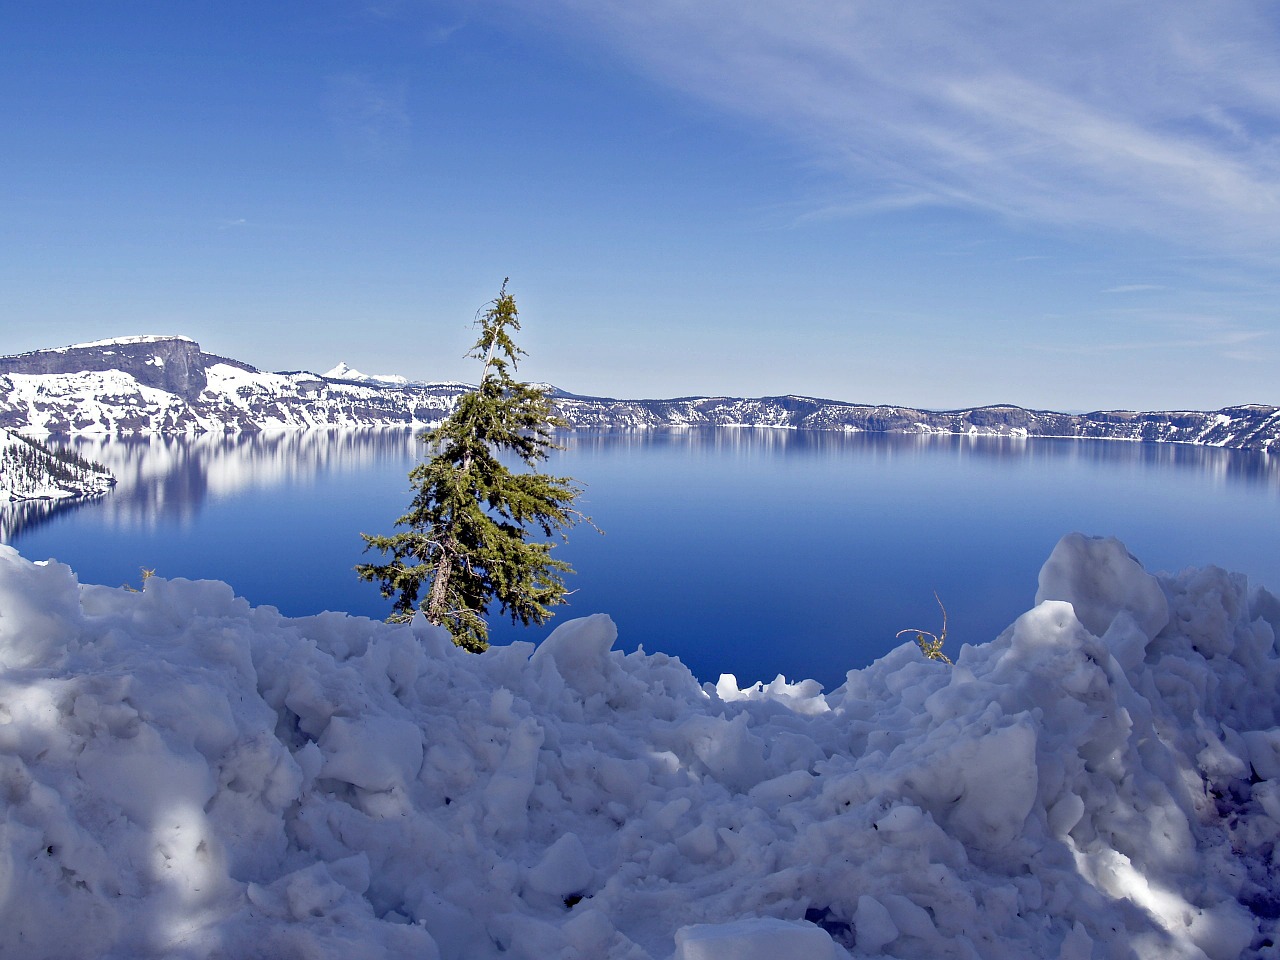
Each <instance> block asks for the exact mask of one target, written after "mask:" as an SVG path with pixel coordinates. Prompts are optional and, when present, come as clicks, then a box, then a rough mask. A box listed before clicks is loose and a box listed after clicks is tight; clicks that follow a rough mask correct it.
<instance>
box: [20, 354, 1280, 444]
mask: <svg viewBox="0 0 1280 960" xmlns="http://www.w3.org/2000/svg"><path fill="white" fill-rule="evenodd" d="M335 372H343V373H350V372H351V371H350V370H349V368H347V369H344V370H339V368H335V370H332V371H330V372H329V374H333V373H335ZM467 389H468V387H467V385H466V384H461V383H452V382H450V383H422V382H416V383H408V382H395V381H394V380H393V378H390V377H387V378H380V379H373V378H368V377H365V378H363V379H352V378H351V377H350V376H332V375H328V374H326V375H322V374H316V373H310V372H308V371H292V372H284V373H265V372H263V371H260V370H258V369H257V368H255V367H253V366H250V365H249V364H247V363H243V362H241V361H239V360H233V359H230V358H227V357H219V356H215V355H213V354H207V353H204V352H202V351H201V350H200V346H199V344H197V343H195V342H194V341H192V340H189V339H187V338H185V337H129V338H124V339H120V340H108V341H101V342H99V343H94V344H81V345H78V346H74V347H63V348H60V349H57V350H40V351H35V352H33V353H26V354H21V355H18V356H13V357H0V427H8V428H9V429H14V430H22V431H24V432H28V433H47V434H74V433H96V434H105V435H109V436H129V435H138V434H148V433H167V434H179V433H185V434H195V433H206V432H215V433H223V432H231V433H241V432H252V431H258V430H276V429H289V430H292V429H304V428H309V427H383V426H416V425H422V424H431V423H437V422H439V420H440V419H441V418H442V417H444V416H445V415H447V414H448V412H449V411H450V410H451V409H452V408H453V404H454V403H455V401H456V400H457V398H458V396H459V395H460V394H461V393H463V392H464V391H465V390H467ZM551 393H552V397H553V399H554V401H555V405H556V409H557V411H558V412H559V414H560V416H561V417H563V419H564V420H565V421H566V422H567V423H568V424H569V426H571V427H576V428H604V429H647V428H656V427H702V426H747V427H777V428H788V429H800V430H839V431H849V432H865V433H907V434H959V435H972V436H1002V437H1079V438H1090V439H1110V440H1135V441H1152V442H1165V443H1194V444H1206V445H1211V446H1217V447H1228V448H1237V449H1250V450H1270V451H1275V452H1280V409H1278V408H1276V407H1272V406H1261V405H1249V406H1239V407H1228V408H1226V409H1223V410H1216V411H1209V412H1202V411H1173V412H1146V413H1143V412H1135V411H1128V410H1105V411H1098V412H1094V413H1086V414H1067V413H1056V412H1053V411H1049V410H1028V409H1025V408H1023V407H1019V406H1015V405H1012V404H999V405H992V406H984V407H974V408H969V409H963V410H920V409H916V408H913V407H897V406H885V405H867V404H857V403H845V402H841V401H836V400H823V399H819V398H815V397H803V396H795V395H791V396H782V397H756V398H744V397H682V398H678V399H671V400H617V399H612V398H607V397H583V396H577V395H575V394H570V393H566V392H564V391H561V390H556V389H554V388H552V391H551Z"/></svg>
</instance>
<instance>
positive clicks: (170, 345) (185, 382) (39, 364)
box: [0, 337, 207, 400]
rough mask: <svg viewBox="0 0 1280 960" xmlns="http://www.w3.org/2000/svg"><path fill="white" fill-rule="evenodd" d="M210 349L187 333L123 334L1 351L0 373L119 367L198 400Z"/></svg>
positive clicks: (145, 382) (140, 379)
mask: <svg viewBox="0 0 1280 960" xmlns="http://www.w3.org/2000/svg"><path fill="white" fill-rule="evenodd" d="M204 368H205V355H204V354H202V353H201V352H200V344H198V343H196V342H195V341H194V340H190V339H188V338H187V337H121V338H119V339H117V340H102V341H99V342H97V343H82V344H77V345H75V346H70V347H59V348H56V349H52V350H35V351H32V352H31V353H20V354H17V355H15V356H10V357H0V374H10V373H20V374H26V375H28V376H33V375H50V374H66V373H97V372H104V371H108V370H118V371H120V372H122V373H126V374H128V375H129V376H131V377H133V379H134V380H136V381H137V382H138V383H140V384H142V385H143V386H147V387H153V388H154V389H156V390H164V391H165V392H167V393H172V394H175V395H176V396H179V397H182V398H183V399H184V400H194V399H195V398H196V397H198V396H199V395H200V392H201V391H202V390H204V388H205V386H206V385H207V382H206V380H205V375H204Z"/></svg>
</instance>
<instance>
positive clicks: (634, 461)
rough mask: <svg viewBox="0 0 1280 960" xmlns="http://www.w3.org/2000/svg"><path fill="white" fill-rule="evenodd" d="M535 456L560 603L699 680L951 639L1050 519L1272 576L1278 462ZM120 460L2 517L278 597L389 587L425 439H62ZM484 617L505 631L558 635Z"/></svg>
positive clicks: (993, 599) (40, 534) (991, 452)
mask: <svg viewBox="0 0 1280 960" xmlns="http://www.w3.org/2000/svg"><path fill="white" fill-rule="evenodd" d="M563 441H564V443H565V444H566V447H567V448H566V449H565V450H564V451H563V452H561V453H560V454H558V455H556V458H555V459H554V461H553V462H552V463H551V464H550V465H549V466H548V470H550V471H551V472H555V473H559V474H567V475H570V476H573V477H575V478H576V479H577V480H578V481H580V482H581V483H582V484H583V485H584V486H585V488H586V493H585V509H586V511H587V512H588V513H590V514H591V515H592V516H593V517H594V518H595V521H596V523H597V524H598V525H599V527H600V528H601V529H603V530H604V531H606V533H605V535H604V536H601V535H598V534H596V533H595V532H594V531H592V530H590V529H589V528H586V527H579V528H577V529H576V530H575V531H573V532H572V533H571V535H570V542H569V543H568V544H567V545H565V546H563V547H560V548H558V549H557V554H558V555H560V556H562V557H563V558H564V559H566V560H568V561H569V562H571V563H572V564H573V565H574V566H575V567H576V568H577V571H578V573H577V575H576V576H575V577H573V578H572V581H571V586H572V587H574V588H576V591H577V592H576V593H574V594H573V596H572V597H571V598H570V600H571V603H570V605H569V606H567V607H560V608H558V615H557V618H556V620H555V621H553V622H552V625H551V626H554V623H556V622H560V621H562V620H564V619H565V618H567V617H572V616H580V615H585V614H588V613H595V612H605V613H608V614H610V615H611V616H612V617H613V618H614V620H615V621H617V623H618V628H619V631H620V638H619V646H620V647H622V648H623V649H627V650H633V649H635V648H636V647H637V646H639V645H643V646H644V648H645V649H646V650H648V651H650V652H653V651H659V650H660V651H663V652H666V653H670V654H673V655H677V656H679V657H680V658H681V660H683V661H684V662H685V663H686V664H688V665H689V667H690V668H691V669H692V670H693V671H694V673H695V674H697V675H698V676H699V677H700V678H702V679H709V680H714V679H715V678H716V677H717V676H719V674H720V673H722V672H725V673H734V674H736V675H737V676H738V679H739V680H740V681H747V680H756V679H765V680H768V679H771V678H772V677H774V676H775V675H776V674H778V673H783V674H785V675H786V676H787V677H789V678H793V679H797V678H801V677H813V678H816V679H818V680H820V681H822V682H823V683H824V684H825V685H826V686H827V687H828V689H830V688H832V687H834V686H836V685H838V684H839V683H840V682H842V681H843V677H844V673H845V671H846V670H848V669H850V668H852V667H859V666H863V665H865V664H867V663H869V662H870V661H872V660H873V659H875V658H877V657H879V656H882V655H883V654H884V653H886V652H887V651H888V650H890V649H891V648H892V647H893V646H895V645H896V644H897V642H898V641H896V640H895V639H894V634H895V633H896V631H898V630H900V629H902V628H905V627H922V628H925V629H929V630H934V631H937V630H938V629H939V627H940V614H939V611H938V609H937V606H936V605H935V602H934V599H933V592H934V591H935V590H936V591H937V592H938V595H939V596H940V597H941V598H942V601H943V602H944V603H945V604H946V607H947V610H948V612H949V614H950V640H949V643H948V649H950V650H951V651H952V652H953V653H954V652H955V650H956V649H957V648H958V646H959V644H960V643H961V642H982V641H985V640H989V639H991V638H992V637H994V636H995V635H996V634H997V633H999V632H1000V630H1002V629H1003V628H1004V627H1005V626H1007V625H1008V624H1009V622H1011V621H1012V620H1013V619H1014V618H1015V617H1016V616H1017V615H1018V614H1020V613H1021V612H1022V611H1024V610H1026V609H1027V608H1028V607H1030V605H1031V603H1032V601H1033V598H1034V595H1035V590H1036V574H1037V573H1038V571H1039V568H1040V565H1041V564H1042V563H1043V562H1044V559H1045V558H1046V557H1047V556H1048V554H1049V551H1050V550H1051V549H1052V548H1053V545H1054V544H1055V543H1056V542H1057V540H1058V538H1059V537H1060V536H1062V535H1063V534H1064V533H1067V532H1070V531H1072V530H1080V531H1082V532H1085V533H1090V534H1099V535H1113V536H1118V537H1120V538H1121V539H1122V540H1124V541H1125V543H1126V544H1127V545H1128V547H1129V549H1130V552H1132V553H1133V554H1134V555H1135V556H1137V557H1138V558H1139V559H1140V560H1142V561H1143V563H1144V564H1145V565H1146V566H1147V567H1148V569H1152V570H1160V569H1171V570H1176V569H1181V568H1183V567H1186V566H1202V565H1205V564H1210V563H1215V564H1218V565H1220V566H1224V567H1227V568H1228V569H1232V570H1238V571H1241V572H1244V573H1246V574H1247V575H1248V576H1249V578H1250V581H1251V582H1257V583H1262V584H1264V585H1268V586H1270V587H1272V588H1280V551H1277V549H1276V535H1277V532H1278V531H1280V458H1275V457H1267V456H1266V455H1262V454H1242V453H1234V452H1227V451H1221V450H1208V449H1201V448H1195V447H1184V446H1173V445H1158V444H1132V443H1121V442H1105V441H1070V440H1061V441H1059V440H1031V441H1012V440H997V439H983V438H978V439H971V438H955V437H943V438H918V437H904V436H867V435H848V436H846V435H843V434H831V433H805V432H796V431H765V430H740V429H721V430H701V431H670V432H657V433H615V434H602V433H571V434H567V435H565V436H564V437H563ZM75 445H76V446H77V448H78V449H80V450H81V452H83V453H85V454H86V455H88V456H90V457H93V458H95V459H98V460H100V461H102V462H104V463H106V464H107V465H108V466H110V467H111V469H112V470H113V472H115V474H116V475H117V476H118V477H119V478H120V484H119V487H118V488H117V490H116V491H115V492H114V493H113V494H112V495H110V496H109V497H108V498H106V499H105V500H102V501H98V502H95V503H90V504H86V505H83V506H80V507H76V508H72V509H67V510H63V511H60V512H53V513H51V514H46V515H41V513H40V511H39V510H28V511H27V512H26V513H24V514H20V515H10V516H9V517H8V518H6V521H5V523H6V526H5V532H6V539H8V540H9V541H10V542H12V543H14V545H15V546H17V547H18V548H19V549H20V550H21V551H22V553H23V554H24V555H25V556H26V557H28V558H31V559H44V558H47V557H56V558H57V559H59V560H62V561H64V562H66V563H69V564H71V565H72V566H73V567H74V568H75V569H76V571H77V572H78V574H79V576H80V579H81V580H82V581H84V582H97V583H106V584H111V585H116V584H121V583H126V582H128V583H132V584H136V583H137V581H138V578H139V568H141V567H144V566H145V567H148V568H153V569H155V570H156V571H157V572H158V574H159V575H160V576H164V577H189V578H211V579H218V580H225V581H227V582H229V583H230V584H231V585H232V586H233V587H234V588H235V590H236V592H237V593H239V594H240V595H242V596H244V597H246V598H248V599H249V600H250V601H251V602H253V603H255V604H264V603H265V604H271V605H273V606H276V607H278V608H279V609H280V610H281V611H282V612H283V613H285V614H289V615H302V614H310V613H316V612H319V611H321V610H345V611H349V612H352V613H357V614H362V615H366V616H371V617H378V618H381V617H384V616H385V615H386V614H387V612H388V610H389V604H388V603H387V602H386V601H383V600H382V599H381V598H380V597H379V596H378V592H377V589H376V588H375V587H373V586H372V585H370V584H366V583H362V582H360V581H358V580H357V579H356V577H355V575H354V573H353V572H352V567H353V566H354V565H355V564H356V563H358V562H360V561H361V560H362V559H363V557H362V554H361V550H362V547H363V542H362V541H361V540H360V538H359V533H361V532H365V533H389V532H391V531H392V524H393V522H394V520H395V518H396V517H398V516H400V515H401V514H402V513H403V512H404V509H405V507H406V506H407V505H408V502H409V498H410V489H409V484H408V480H407V476H406V474H407V473H408V471H409V469H410V468H411V467H412V465H413V464H414V463H415V462H416V460H417V458H418V457H419V456H420V455H421V446H420V444H419V443H418V442H417V441H416V440H415V439H414V438H413V436H412V435H411V434H410V433H409V432H407V431H367V432H342V433H327V432H311V433H301V434H297V433H295V434H282V435H273V436H260V437H198V438H194V439H165V438H153V439H147V440H136V441H119V440H117V441H97V442H94V441H88V440H81V441H78V442H77V443H76V444H75ZM549 629H550V626H549V627H547V628H543V629H531V630H523V629H518V628H514V627H511V626H510V625H509V624H506V623H502V622H495V623H494V625H493V639H494V640H495V642H509V641H511V640H514V639H531V640H536V639H539V638H541V637H542V636H545V635H546V633H547V632H549Z"/></svg>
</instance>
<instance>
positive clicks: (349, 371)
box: [321, 360, 409, 387]
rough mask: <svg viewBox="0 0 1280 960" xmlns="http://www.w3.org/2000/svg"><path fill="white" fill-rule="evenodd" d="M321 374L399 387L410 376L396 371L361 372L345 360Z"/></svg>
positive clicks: (335, 378)
mask: <svg viewBox="0 0 1280 960" xmlns="http://www.w3.org/2000/svg"><path fill="white" fill-rule="evenodd" d="M321 376H323V377H325V378H326V379H329V380H354V381H355V382H356V383H386V384H390V385H392V386H397V387H402V386H404V385H405V384H406V383H408V382H409V378H408V377H402V376H399V375H398V374H394V373H390V374H377V373H361V372H360V371H359V370H357V369H355V368H354V367H349V366H347V362H346V361H345V360H344V361H342V362H341V363H339V364H338V365H337V366H336V367H334V368H333V369H332V370H326V371H325V372H324V373H322V374H321Z"/></svg>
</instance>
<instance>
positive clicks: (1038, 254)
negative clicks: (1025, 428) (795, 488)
mask: <svg viewBox="0 0 1280 960" xmlns="http://www.w3.org/2000/svg"><path fill="white" fill-rule="evenodd" d="M11 6H12V5H11ZM0 111H3V117H2V123H0V183H3V187H2V188H0V318H2V320H3V325H2V329H3V336H2V337H0V352H3V353H13V352H19V351H22V350H29V349H35V348H38V347H43V346H56V345H62V344H66V343H72V342H78V341H83V340H89V339H97V338H101V337H106V336H117V335H127V334H137V333H183V334H186V335H188V336H192V337H194V338H196V339H198V340H199V341H200V342H201V344H202V345H203V346H204V348H205V349H206V350H208V351H210V352H214V353H222V354H226V355H231V356H235V357H237V358H240V359H243V360H246V361H248V362H250V363H253V364H256V365H257V366H259V367H262V368H264V369H298V368H305V369H313V370H324V369H327V368H328V367H330V366H332V365H334V364H335V363H337V362H338V361H339V360H345V361H347V362H348V363H350V364H351V365H352V366H355V367H357V368H359V369H361V370H365V371H366V372H371V373H402V374H404V375H407V376H410V377H421V378H430V379H444V378H457V379H469V377H470V376H471V375H472V374H473V373H474V370H473V365H472V364H471V363H470V362H469V361H467V360H466V359H465V358H464V354H465V353H466V350H467V348H468V346H469V344H470V342H471V339H472V338H473V330H472V328H471V326H470V324H471V321H472V318H473V317H474V315H475V312H476V310H477V308H479V307H481V306H482V305H483V304H484V303H485V301H486V300H488V299H489V298H491V297H492V296H493V295H494V294H495V293H496V292H497V289H498V286H499V284H500V283H501V281H502V278H503V277H505V276H510V278H511V286H510V289H511V291H512V292H513V293H514V294H515V295H516V298H517V301H518V303H519V305H520V309H521V316H522V319H523V321H524V325H525V329H524V335H523V338H522V340H521V342H522V345H523V346H524V347H525V348H526V349H527V350H528V352H529V357H528V358H527V360H526V361H525V362H524V364H522V366H521V368H520V373H521V375H523V376H525V377H527V378H529V379H534V380H546V381H550V382H553V383H556V384H558V385H560V386H562V387H564V388H566V389H569V390H573V391H576V392H580V393H590V394H604V395H612V396H627V397H641V396H643V397H655V396H680V395H689V394H729V395H738V396H744V395H745V396H754V395H765V394H781V393H803V394H809V395H816V396H825V397H833V398H839V399H845V400H855V401H862V402H876V403H897V404H903V405H916V406H927V407H957V406H968V405H976V404H982V403H996V402H1012V403H1018V404H1021V405H1024V406H1031V407H1042V408H1053V409H1072V410H1078V409H1099V408H1118V407H1131V408H1146V409H1153V408H1170V407H1183V408H1197V409H1208V408H1215V407H1220V406H1224V405H1227V404H1232V403H1246V402H1262V403H1273V404H1275V403H1280V388H1278V387H1277V383H1280V378H1278V377H1277V367H1278V362H1280V344H1278V340H1277V336H1278V334H1280V322H1278V311H1280V297H1278V296H1277V294H1280V273H1278V272H1277V268H1278V267H1280V12H1277V8H1276V7H1275V6H1274V5H1273V4H1265V3H1261V2H1257V3H1254V2H1240V0H1215V2H1214V3H1213V4H1204V3H1202V2H1198V0H1197V2H1188V0H1167V2H1163V3H1161V4H1152V3H1150V2H1124V0H1121V2H1117V0H1109V2H1106V3H1101V2H1096V0H1081V2H1079V3H1074V4H1070V5H1062V4H1047V3H1037V2H1032V3H1028V2H1026V0H1017V2H1010V0H967V2H963V3H959V4H957V3H955V2H954V0H952V2H940V0H939V2H935V0H919V2H915V3H912V4H887V3H883V2H881V3H870V2H835V0H827V2H806V0H789V2H766V3H759V2H755V3H753V2H750V0H737V2H726V0H701V2H699V3H697V4H691V3H688V2H673V0H649V2H645V3H636V2H634V0H629V2H621V0H591V2H580V0H540V2H539V3H537V4H532V3H528V2H524V3H515V2H503V0H474V2H454V0H440V2H422V3H419V2H412V0H385V2H379V3H366V4H360V3H347V2H337V0H286V2H279V3H269V4H249V3H242V2H226V0H223V2H216V3H214V2H202V0H191V2H183V3H172V2H163V3H160V2H156V3H138V2H130V0H120V2H113V3H110V4H103V3H88V2H80V0H68V2H52V3H45V4H23V5H18V6H17V8H15V9H6V12H5V13H4V14H2V15H0Z"/></svg>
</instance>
